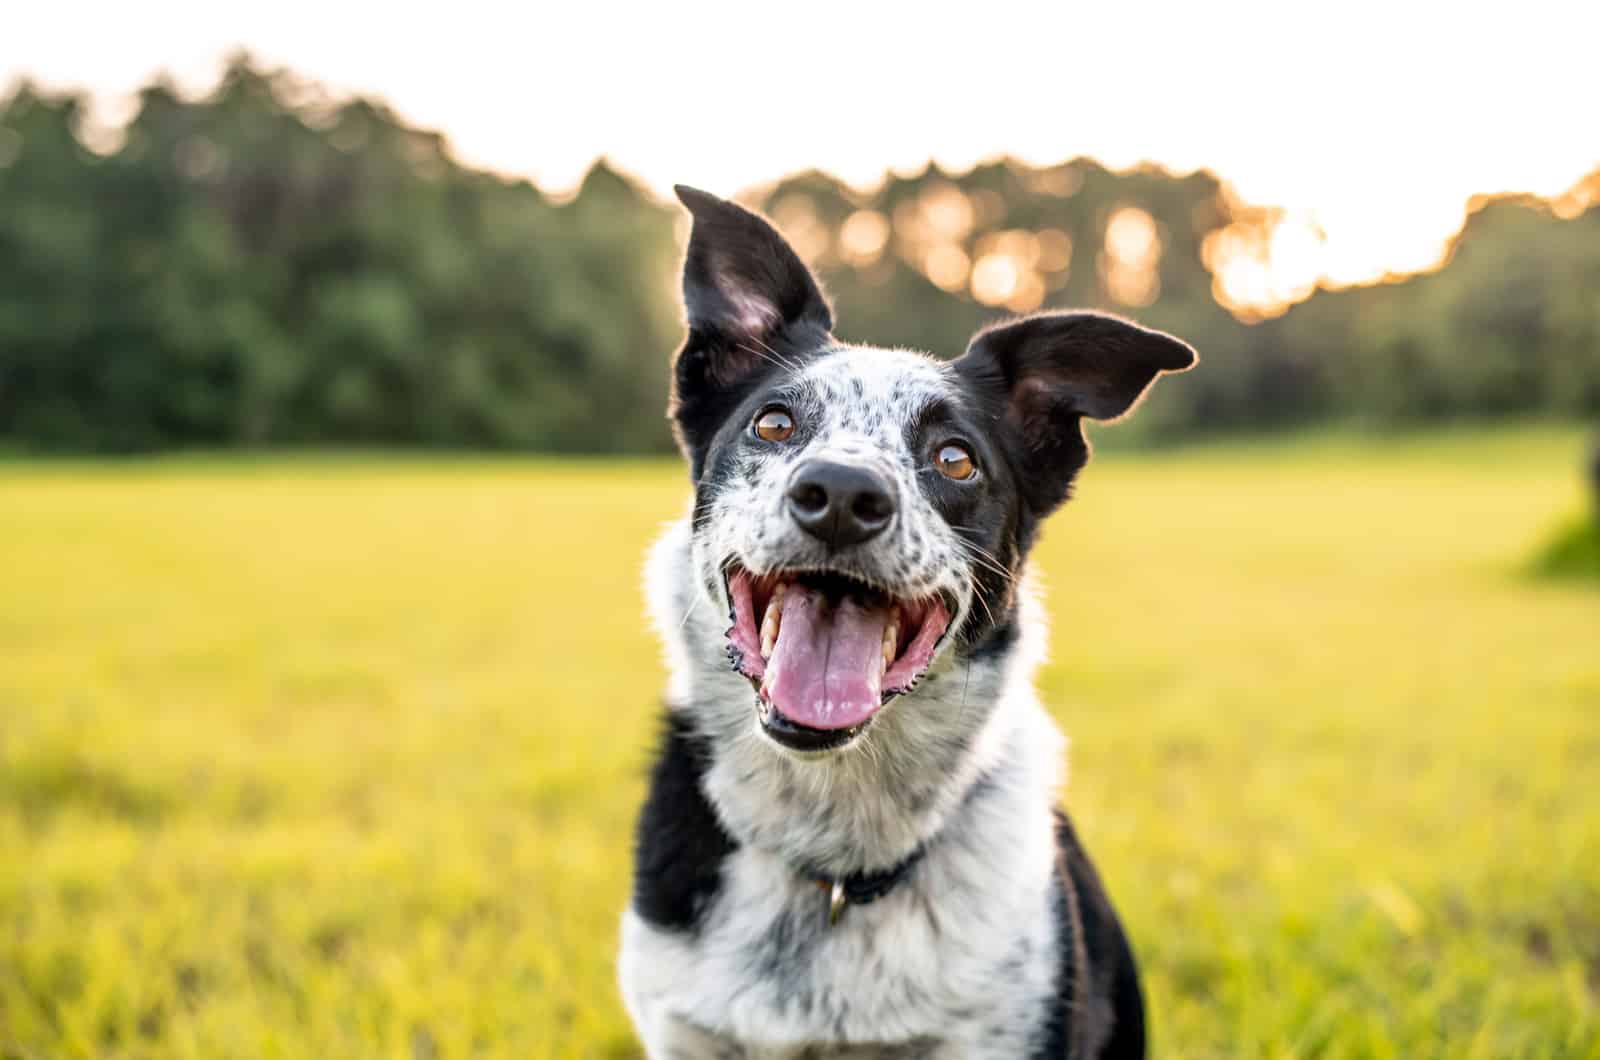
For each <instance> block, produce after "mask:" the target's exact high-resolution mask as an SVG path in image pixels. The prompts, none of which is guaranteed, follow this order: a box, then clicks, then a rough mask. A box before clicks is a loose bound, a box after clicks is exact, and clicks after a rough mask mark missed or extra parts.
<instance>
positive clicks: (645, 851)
mask: <svg viewBox="0 0 1600 1060" xmlns="http://www.w3.org/2000/svg"><path fill="white" fill-rule="evenodd" d="M708 765H709V761H708V752H707V749H706V747H705V742H704V739H703V738H702V737H701V736H699V735H698V734H697V733H695V731H694V729H693V727H692V726H691V725H690V724H689V722H688V721H687V720H686V719H685V718H683V717H680V716H678V715H677V714H674V713H672V712H668V714H667V725H666V732H665V733H664V734H663V737H662V740H661V748H660V751H659V752H658V753H657V757H656V761H655V766H654V768H652V769H651V771H650V794H649V796H648V797H647V798H646V800H645V804H644V809H643V810H642V811H641V812H640V814H639V823H638V826H637V829H636V831H635V834H634V835H635V838H634V858H633V908H634V910H635V911H636V912H637V913H638V914H639V915H640V916H642V917H644V918H645V919H646V920H648V921H650V922H651V923H652V924H654V925H655V926H656V927H659V928H664V929H667V930H671V931H691V932H692V931H694V930H696V929H697V928H698V926H699V923H700V917H701V915H702V914H703V913H704V912H705V910H706V907H707V906H709V905H710V904H711V901H712V899H713V898H715V897H716V895H717V891H718V890H719V889H720V888H721V886H722V865H723V862H724V861H726V860H727V858H728V855H730V854H732V853H733V851H734V850H735V849H737V847H738V844H737V843H735V842H734V841H733V839H732V838H731V837H729V835H728V833H727V832H725V831H723V828H722V822H720V821H718V820H717V815H716V811H715V810H713V809H712V807H711V803H710V802H709V801H707V799H706V796H705V793H704V791H703V790H702V789H701V786H700V781H701V778H702V777H703V776H704V775H705V772H706V768H707V766H708Z"/></svg>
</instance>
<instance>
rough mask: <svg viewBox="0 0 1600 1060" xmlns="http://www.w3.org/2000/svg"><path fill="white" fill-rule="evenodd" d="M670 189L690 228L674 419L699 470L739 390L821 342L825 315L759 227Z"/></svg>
mask: <svg viewBox="0 0 1600 1060" xmlns="http://www.w3.org/2000/svg"><path fill="white" fill-rule="evenodd" d="M673 190H674V191H675V192H677V194H678V198H679V199H680V200H681V201H682V202H683V204H684V205H685V206H687V207H688V208H689V212H690V214H692V215H693V217H694V229H693V231H692V232H691V233H690V235H689V253H688V256H687V257H686V258H685V259H684V263H683V302H684V306H685V308H686V309H687V310H688V313H689V339H688V341H687V342H686V343H684V347H683V350H682V351H681V352H679V354H678V360H677V364H676V367H675V370H674V373H673V374H674V381H673V392H672V418H673V422H674V423H675V425H676V427H677V430H678V435H679V440H680V441H681V442H682V443H683V445H684V448H685V450H686V451H688V452H689V454H690V457H691V459H693V460H695V461H696V463H697V464H698V459H697V457H696V454H697V453H700V452H703V450H704V447H705V445H706V444H707V443H708V442H709V441H710V439H711V436H712V435H713V434H715V433H716V430H717V428H718V427H719V426H720V425H721V422H722V420H723V419H724V418H725V417H726V415H727V414H728V412H730V411H731V410H732V408H733V407H734V406H735V405H737V404H738V402H739V400H740V399H741V398H742V397H743V394H744V390H745V388H746V387H747V386H748V385H749V384H750V383H751V382H752V381H753V380H754V379H755V378H756V377H757V376H759V375H760V374H761V373H762V372H763V371H765V370H766V369H768V368H771V367H773V366H775V365H779V364H783V363H784V362H786V361H790V360H792V359H793V357H794V355H795V354H797V353H799V352H803V351H804V350H806V349H808V348H815V347H816V346H818V345H820V344H821V343H822V342H823V341H824V340H826V339H827V337H828V332H829V330H830V329H831V328H832V327H833V312H832V310H830V309H829V308H828V303H827V300H826V299H824V298H823V296H822V290H821V288H819V287H818V286H817V281H816V279H815V277H813V276H812V275H811V270H810V269H808V268H806V266H805V263H804V262H802V261H801V260H800V258H799V256H798V255H796V254H795V252H794V250H793V249H792V248H790V246H789V244H788V243H786V242H784V239H783V237H782V236H781V235H779V234H778V232H777V230H776V229H774V228H773V227H772V226H771V225H770V224H768V223H767V222H766V221H765V220H763V219H762V218H760V217H758V216H757V215H755V214H753V213H751V212H750V211H749V210H746V209H745V208H743V207H742V206H737V205H735V204H734V203H731V202H728V201H726V200H724V199H719V198H717V197H716V196H715V195H708V194H707V193H705V192H703V191H698V190H696V189H694V188H689V187H685V186H683V185H681V184H680V185H678V186H677V187H675V188H674V189H673ZM695 473H696V474H697V475H698V473H699V468H698V466H696V468H695Z"/></svg>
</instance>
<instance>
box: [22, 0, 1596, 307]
mask: <svg viewBox="0 0 1600 1060" xmlns="http://www.w3.org/2000/svg"><path fill="white" fill-rule="evenodd" d="M14 6H15V7H17V8H18V10H16V11H13V12H12V13H10V14H9V15H8V16H6V17H5V18H3V19H0V84H6V83H9V82H10V81H11V80H12V79H13V78H14V77H16V76H17V75H21V74H29V75H32V76H34V77H35V78H36V79H38V80H40V81H43V82H44V83H46V84H48V85H51V86H57V87H60V86H86V87H88V88H90V89H92V90H94V91H95V92H96V93H97V94H98V95H99V96H100V98H102V99H103V100H105V101H106V102H107V108H106V111H105V112H106V113H108V114H115V113H117V111H116V106H115V104H116V101H117V100H118V99H119V98H125V94H126V93H128V92H129V91H130V90H131V89H133V88H134V87H136V86H137V85H138V84H140V83H141V82H142V81H144V80H145V79H146V78H147V77H148V76H149V75H150V74H151V73H152V72H153V71H155V70H157V69H163V68H164V69H167V70H170V71H171V72H173V73H174V74H176V75H177V76H178V78H179V80H180V82H181V83H183V84H185V85H190V86H194V87H207V86H209V84H210V82H211V81H212V79H213V78H214V76H215V73H216V71H217V69H218V65H219V60H220V57H221V56H222V55H223V54H224V53H225V52H226V51H227V50H229V49H230V48H232V47H235V46H238V45H244V46H246V47H248V48H250V49H251V50H252V51H253V52H255V53H256V54H257V55H258V56H259V57H260V58H262V59H264V60H266V61H269V62H272V63H280V64H285V65H288V66H290V67H291V68H293V69H294V70H296V71H297V72H299V73H301V74H304V75H307V76H310V77H313V78H315V79H318V80H321V81H323V82H324V83H326V84H327V85H329V86H330V87H331V88H333V89H334V90H335V91H338V92H362V93H368V94H374V95H378V96H381V97H383V98H385V99H386V100H388V101H389V102H390V103H391V104H392V105H393V106H394V107H395V108H396V109H397V110H398V111H399V112H400V113H401V114H402V115H404V116H405V117H406V118H407V119H408V120H410V121H412V122H414V123H417V124H420V125H423V126H426V127H431V128H437V129H440V130H442V131H444V132H445V133H446V134H447V135H448V136H449V137H450V139H451V141H452V143H453V144H454V146H455V148H456V152H457V154H458V156H459V157H461V158H462V159H464V160H465V161H468V162H471V163H474V164H478V165H482V166H486V167H489V168H492V169H496V170H500V171H503V172H508V173H517V174H526V175H528V176H531V177H533V178H534V179H535V180H537V181H538V182H539V183H540V184H541V185H544V186H547V187H550V188H553V189H560V188H563V187H568V186H570V185H572V184H573V183H574V182H575V181H576V180H577V179H578V178H579V177H580V176H581V174H582V173H583V171H584V170H585V169H586V168H587V167H588V165H589V164H590V163H591V162H592V160H593V159H594V158H595V157H597V156H599V155H605V156H607V157H609V158H610V159H612V160H613V161H614V162H615V163H616V164H618V165H620V166H621V167H622V168H624V169H626V170H628V171H631V172H633V173H635V174H637V175H638V176H640V177H641V178H643V179H644V180H645V181H647V182H648V183H649V184H651V185H652V186H654V187H655V188H657V189H658V190H661V191H663V192H664V190H665V189H666V188H667V187H668V186H669V185H671V184H672V183H674V182H676V181H685V182H688V183H692V184H697V185H699V186H701V187H704V188H707V189H710V190H714V191H718V192H722V193H731V192H733V191H735V190H737V189H738V188H740V187H742V186H746V185H749V184H752V183H756V182H761V181H767V180H772V179H775V178H777V177H779V176H781V175H783V174H784V173H787V172H790V171H792V170H795V169H799V168H803V167H809V166H817V167H821V168H823V169H827V170H829V171H832V172H835V173H837V174H839V175H841V176H843V177H845V178H847V179H850V180H853V181H855V182H858V183H871V182H872V181H873V180H875V179H876V178H877V177H878V176H880V175H881V174H882V173H883V171H884V170H885V169H887V168H896V169H901V170H911V169H915V168H919V167H920V166H921V164H922V163H924V162H925V161H926V160H927V159H928V158H930V157H933V158H936V159H938V160H939V161H941V162H943V163H945V164H947V165H950V166H954V167H958V168H961V167H966V166H969V165H971V164H972V163H974V162H976V161H978V160H981V159H984V158H987V157H992V156H994V155H997V154H1001V153H1010V154H1013V155H1017V156H1019V157H1022V158H1024V159H1027V160H1030V161H1033V162H1055V161H1060V160H1063V159H1065V158H1069V157H1073V156H1076V155H1080V154H1087V155H1092V156H1094V157H1096V158H1099V159H1100V160H1102V161H1103V162H1105V163H1107V164H1109V165H1111V166H1114V167H1122V166H1126V165H1129V164H1132V163H1134V162H1137V161H1139V160H1144V159H1148V160H1152V161H1156V162H1159V163H1162V164H1164V165H1167V166H1169V167H1172V168H1175V169H1178V170H1187V169H1192V168H1195V167H1198V166H1206V167H1209V168H1211V169H1213V170H1215V171H1216V172H1218V173H1219V174H1221V175H1222V176H1223V177H1224V178H1226V179H1228V180H1231V181H1232V182H1233V183H1234V184H1235V186H1236V187H1237V188H1238V189H1239V191H1240V192H1241V193H1242V194H1243V195H1244V196H1245V197H1246V198H1247V199H1249V200H1251V201H1254V202H1260V203H1270V204H1278V205H1284V206H1288V207H1290V208H1292V209H1294V210H1296V211H1300V212H1301V214H1302V215H1303V217H1304V219H1305V220H1306V221H1308V222H1310V223H1315V224H1317V225H1320V226H1321V228H1322V229H1323V230H1324V232H1325V233H1326V237H1327V242H1326V244H1325V245H1324V246H1322V247H1321V248H1320V249H1318V250H1317V252H1316V253H1317V255H1318V257H1317V261H1318V264H1319V268H1320V269H1321V271H1322V272H1323V273H1324V274H1326V275H1330V276H1332V277H1334V278H1335V279H1343V280H1355V279H1359V278H1362V277H1363V276H1371V275H1375V274H1379V273H1382V272H1383V271H1384V270H1385V269H1408V268H1417V267H1422V266H1424V265H1426V264H1428V263H1429V262H1430V261H1431V260H1433V259H1434V258H1435V257H1436V256H1437V254H1438V251H1439V247H1440V243H1441V242H1442V241H1443V240H1444V239H1446V238H1448V236H1449V235H1451V234H1452V233H1453V232H1454V231H1455V230H1456V228H1457V227H1458V226H1459V225H1460V222H1461V219H1462V214H1463V207H1464V204H1465V202H1466V200H1467V198H1468V197H1469V196H1470V195H1471V194H1472V193H1474V192H1496V191H1533V192H1537V193H1540V194H1553V193H1556V192H1559V191H1561V190H1563V189H1565V188H1567V187H1568V186H1570V185H1571V184H1572V183H1573V182H1574V181H1576V180H1577V178H1578V177H1580V176H1582V175H1583V174H1584V173H1585V172H1587V171H1589V170H1591V169H1593V168H1595V167H1596V166H1600V105H1597V104H1600V60H1597V54H1596V51H1595V47H1596V40H1597V39H1600V3H1597V2H1595V0H1566V2H1560V3H1557V2H1551V0H1522V2H1519V3H1515V4H1473V3H1472V2H1471V0H1458V2H1456V3H1450V4H1443V3H1412V2H1408V0H1388V2H1385V3H1370V2H1367V0H1360V2H1340V3H1319V4H1313V5H1307V4H1297V3H1293V2H1291V0H1278V2H1259V3H1257V2H1254V0H1251V2H1225V0H1219V2H1211V3H1205V2H1195V0H1185V2H1181V3H1172V4H1139V3H1129V2H1122V0H1103V2H1101V3H1096V4H1073V3H1063V2H1055V3H1034V4H1025V3H1014V2H1010V0H982V2H977V3H963V4H959V5H951V4H941V3H939V2H937V0H924V2H922V3H915V4H880V3H872V2H870V0H855V2H853V3H834V2H831V0H819V2H813V3H807V4H761V3H750V2H745V3H727V4H713V3H705V4H698V5H697V4H693V3H673V4H650V5H642V6H640V7H639V8H638V9H637V10H631V11H630V10H628V9H627V8H626V7H625V6H624V5H621V4H602V3H594V2H591V3H585V4H562V3H549V2H544V3H532V4H527V3H521V4H516V3H486V2H482V0H456V2H455V3H452V4H448V5H437V4H428V5H421V4H410V5H407V4H403V3H395V2H390V3H387V4H382V5H379V4H373V3H367V2H364V0H363V2H354V0H351V2H340V0H318V2H315V3H313V2H309V0H277V2H274V3H270V4H268V3H257V4H248V5H246V4H228V3H216V2H215V0H212V2H206V3H200V2H192V0H146V2H144V3H139V4H112V3H109V2H107V0H101V2H98V3H86V2H82V0H55V2H53V3H51V4H18V5H14ZM1304 264H1305V263H1304V262H1302V263H1301V267H1304Z"/></svg>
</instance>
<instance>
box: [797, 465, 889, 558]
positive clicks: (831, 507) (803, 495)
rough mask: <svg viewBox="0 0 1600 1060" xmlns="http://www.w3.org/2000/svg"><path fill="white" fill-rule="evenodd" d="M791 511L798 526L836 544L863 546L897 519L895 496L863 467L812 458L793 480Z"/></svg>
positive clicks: (801, 467)
mask: <svg viewBox="0 0 1600 1060" xmlns="http://www.w3.org/2000/svg"><path fill="white" fill-rule="evenodd" d="M789 514H790V515H791V516H793V517H794V521H795V522H797V523H799V524H800V529H802V530H804V531H805V532H806V533H808V534H810V535H811V536H812V537H814V538H816V539H818V540H819V541H823V542H826V543H827V544H828V545H829V546H831V547H833V548H843V547H845V546H846V545H859V544H860V543H861V542H863V541H870V540H871V539H872V538H874V537H877V536H878V535H879V534H881V533H883V531H884V528H885V527H887V526H888V525H889V523H890V521H891V520H893V519H894V494H893V492H892V491H891V490H890V487H889V484H888V483H887V482H885V481H884V480H883V479H881V478H879V477H878V476H877V475H874V474H873V473H872V472H870V471H867V470H865V469H864V468H859V467H852V466H851V465H849V464H838V463H834V462H833V461H830V460H811V461H808V462H806V463H804V464H801V465H800V466H799V467H798V468H796V469H795V473H794V477H793V478H791V479H790V480H789Z"/></svg>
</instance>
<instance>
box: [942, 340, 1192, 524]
mask: <svg viewBox="0 0 1600 1060" xmlns="http://www.w3.org/2000/svg"><path fill="white" fill-rule="evenodd" d="M1198 359H1199V358H1198V357H1197V356H1196V355H1195V352H1194V350H1193V349H1192V348H1190V346H1189V345H1188V344H1187V343H1185V342H1183V341H1181V340H1179V339H1175V338H1173V337H1172V336H1171V335H1167V334H1165V333H1163V332H1160V331H1151V330H1150V329H1148V328H1142V327H1140V326H1139V325H1137V324H1134V323H1131V322H1129V321H1126V320H1123V319H1121V318H1119V317H1114V316H1110V315H1107V314H1104V313H1040V314H1037V315H1035V316H1031V317H1024V318H1023V319H1021V320H1017V321H1013V322H1011V323H1007V324H1001V325H998V326H996V327H992V328H989V329H986V330H984V331H981V332H979V333H978V334H977V335H976V336H975V337H974V338H973V340H972V343H971V344H970V345H969V346H968V347H967V352H966V353H964V354H962V355H961V357H959V358H957V359H956V361H955V362H954V366H955V370H956V371H957V372H958V373H960V375H961V376H962V377H963V378H964V379H966V380H967V382H968V383H969V385H971V386H972V387H973V389H974V390H975V391H976V392H978V394H980V395H981V396H982V397H983V399H984V400H986V401H990V402H997V403H999V405H1000V406H1001V407H1002V408H1003V410H1004V411H1003V413H1002V414H1001V415H1000V417H999V418H1000V421H1001V422H1002V423H1003V424H1004V425H1005V426H1004V429H1005V430H1007V431H1009V432H1010V433H1011V439H1010V442H1011V449H1012V451H1013V452H1016V453H1019V454H1020V461H1019V463H1020V466H1019V467H1018V469H1017V470H1018V472H1019V474H1020V476H1021V478H1022V482H1021V486H1022V493H1023V496H1024V497H1025V498H1027V500H1028V503H1029V505H1030V506H1031V507H1032V508H1033V510H1034V511H1035V512H1036V513H1037V514H1038V515H1040V516H1043V515H1045V514H1047V513H1049V512H1050V511H1051V510H1053V509H1054V508H1056V507H1057V506H1058V505H1059V504H1061V502H1062V501H1064V500H1066V499H1067V493H1068V491H1069V490H1070V489H1071V486H1072V479H1073V476H1075V475H1076V474H1077V473H1078V471H1079V470H1080V469H1081V468H1082V467H1083V465H1084V463H1085V462H1087V460H1088V459H1089V446H1088V443H1087V442H1086V441H1085V440H1084V437H1083V428H1082V420H1083V418H1084V417H1086V416H1087V417H1088V418H1089V419H1093V420H1114V419H1117V418H1118V417H1120V416H1124V415H1126V414H1127V413H1128V412H1129V410H1131V409H1132V408H1133V406H1134V405H1135V404H1137V403H1138V401H1139V399H1140V398H1141V397H1143V396H1144V393H1145V391H1146V390H1148V389H1149V387H1150V384H1151V383H1152V382H1154V381H1155V378H1156V376H1158V375H1160V374H1161V373H1163V372H1182V371H1186V370H1187V369H1189V368H1192V367H1194V365H1195V363H1196V361H1197V360H1198Z"/></svg>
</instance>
